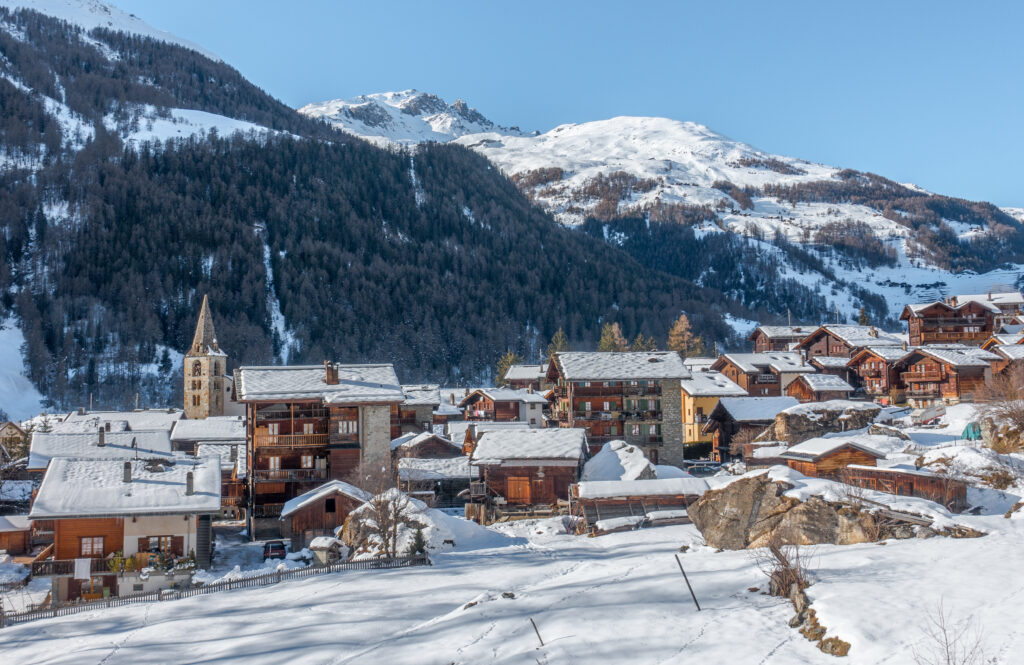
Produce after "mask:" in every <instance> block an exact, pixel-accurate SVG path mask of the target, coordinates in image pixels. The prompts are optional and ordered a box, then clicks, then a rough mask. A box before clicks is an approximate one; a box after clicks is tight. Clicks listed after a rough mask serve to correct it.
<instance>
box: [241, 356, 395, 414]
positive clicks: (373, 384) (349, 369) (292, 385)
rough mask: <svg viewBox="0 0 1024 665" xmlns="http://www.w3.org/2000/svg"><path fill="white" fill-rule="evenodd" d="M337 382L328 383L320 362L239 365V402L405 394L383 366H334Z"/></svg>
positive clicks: (342, 400) (354, 400)
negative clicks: (276, 365) (262, 365)
mask: <svg viewBox="0 0 1024 665" xmlns="http://www.w3.org/2000/svg"><path fill="white" fill-rule="evenodd" d="M334 367H335V368H336V369H337V372H338V383H336V384H328V383H327V381H326V373H325V369H324V366H323V365H290V366H280V367H275V366H268V367H240V368H238V369H237V370H236V376H237V377H238V385H237V395H238V399H239V401H247V402H257V401H274V400H288V399H322V400H323V401H324V402H325V403H327V404H374V403H381V402H402V401H404V400H405V393H403V392H402V386H401V384H400V383H399V382H398V377H397V376H396V375H395V368H394V367H393V366H391V365H390V364H386V365H337V364H336V365H334Z"/></svg>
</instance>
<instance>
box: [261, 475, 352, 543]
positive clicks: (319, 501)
mask: <svg viewBox="0 0 1024 665" xmlns="http://www.w3.org/2000/svg"><path fill="white" fill-rule="evenodd" d="M371 498H372V497H371V495H370V494H369V492H364V491H363V490H361V489H359V488H358V487H356V486H354V485H350V484H348V483H346V482H344V481H341V480H329V481H327V482H326V483H324V484H323V485H320V486H319V487H316V488H314V489H311V490H309V491H308V492H304V493H302V494H300V495H298V496H297V497H295V498H293V499H289V500H288V501H286V502H285V504H284V507H283V508H282V509H281V516H280V518H279V520H280V522H281V536H282V537H283V538H285V539H287V540H289V541H291V544H292V551H294V552H298V551H299V550H301V549H302V548H303V547H306V546H307V545H309V544H310V543H311V542H312V541H313V540H314V539H315V538H319V537H323V536H333V535H334V531H335V529H337V528H338V527H340V526H342V525H343V524H345V518H347V517H348V516H349V513H351V512H352V511H353V510H355V509H356V508H358V507H359V506H361V505H363V504H364V503H366V502H367V501H369V500H370V499H371Z"/></svg>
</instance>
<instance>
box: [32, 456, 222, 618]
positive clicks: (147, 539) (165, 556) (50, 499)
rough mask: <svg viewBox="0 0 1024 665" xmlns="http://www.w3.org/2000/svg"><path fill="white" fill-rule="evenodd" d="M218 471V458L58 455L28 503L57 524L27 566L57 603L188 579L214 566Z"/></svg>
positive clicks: (35, 512)
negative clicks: (48, 548)
mask: <svg viewBox="0 0 1024 665" xmlns="http://www.w3.org/2000/svg"><path fill="white" fill-rule="evenodd" d="M220 479H221V470H220V460H219V459H217V458H215V457H210V458H202V459H192V458H174V459H167V458H150V459H131V460H117V459H75V458H66V457H58V458H54V459H53V460H52V461H51V462H50V465H49V468H48V469H47V471H46V475H45V477H44V478H43V482H42V484H41V485H40V486H39V491H38V493H37V494H36V497H35V500H34V501H33V503H32V508H31V511H30V512H29V518H30V519H31V520H32V521H33V522H36V521H38V520H42V521H48V522H52V523H53V525H54V527H53V531H54V541H53V550H52V556H51V557H50V558H47V559H44V560H40V561H36V562H34V563H33V564H32V575H33V576H35V577H49V578H51V580H52V591H51V596H52V598H53V599H54V600H55V601H56V602H66V601H69V600H75V599H78V598H83V599H86V600H89V599H96V598H105V597H109V596H119V595H125V594H131V593H138V592H145V591H153V590H155V589H161V588H167V587H168V586H171V585H178V584H185V585H187V584H189V583H190V580H191V577H192V571H193V570H194V569H195V568H196V567H197V566H198V567H200V568H205V567H207V566H209V565H210V557H211V555H212V543H213V535H212V529H211V520H212V517H213V516H214V515H217V514H219V513H220V506H221V503H220V494H221V489H220ZM144 568H149V569H151V570H153V572H152V573H143V572H142V571H143V569H144Z"/></svg>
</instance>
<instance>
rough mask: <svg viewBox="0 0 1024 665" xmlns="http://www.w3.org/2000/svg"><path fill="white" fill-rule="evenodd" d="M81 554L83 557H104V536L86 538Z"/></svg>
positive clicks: (81, 547)
mask: <svg viewBox="0 0 1024 665" xmlns="http://www.w3.org/2000/svg"><path fill="white" fill-rule="evenodd" d="M79 552H80V553H81V555H82V556H83V557H91V556H103V536H85V537H84V538H82V539H81V544H80V547H79Z"/></svg>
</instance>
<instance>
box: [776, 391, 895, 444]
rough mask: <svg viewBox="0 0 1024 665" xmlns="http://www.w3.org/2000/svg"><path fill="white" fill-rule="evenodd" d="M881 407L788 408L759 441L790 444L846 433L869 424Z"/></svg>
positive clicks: (854, 404)
mask: <svg viewBox="0 0 1024 665" xmlns="http://www.w3.org/2000/svg"><path fill="white" fill-rule="evenodd" d="M881 411H882V407H880V406H878V405H877V404H870V403H867V402H851V401H849V400H842V399H837V400H829V401H827V402H813V403H808V404H800V405H798V406H793V407H790V408H788V409H786V410H784V411H781V412H779V413H778V415H776V416H775V422H773V423H772V424H771V425H769V426H768V429H767V430H765V431H764V433H763V434H761V435H760V436H759V437H757V440H758V441H785V442H786V443H788V444H790V445H795V444H798V443H803V442H804V441H807V440H808V439H813V438H815V437H819V436H823V435H825V434H829V433H831V432H849V431H851V430H856V429H863V428H865V427H868V426H869V425H871V424H872V423H873V422H874V420H875V418H876V417H877V416H878V414H879V413H881Z"/></svg>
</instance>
